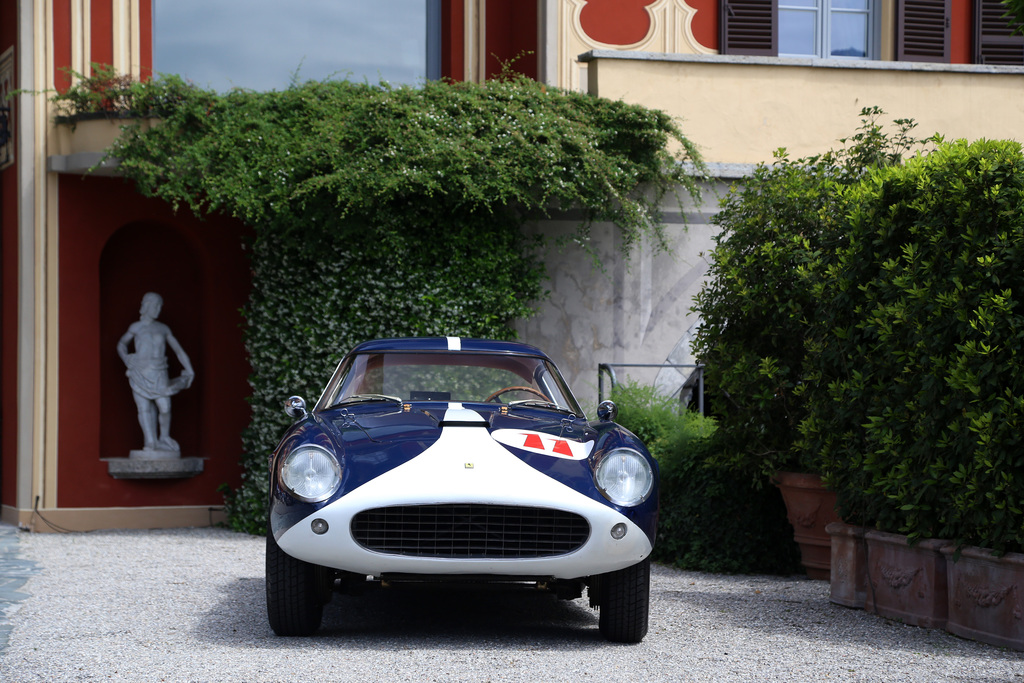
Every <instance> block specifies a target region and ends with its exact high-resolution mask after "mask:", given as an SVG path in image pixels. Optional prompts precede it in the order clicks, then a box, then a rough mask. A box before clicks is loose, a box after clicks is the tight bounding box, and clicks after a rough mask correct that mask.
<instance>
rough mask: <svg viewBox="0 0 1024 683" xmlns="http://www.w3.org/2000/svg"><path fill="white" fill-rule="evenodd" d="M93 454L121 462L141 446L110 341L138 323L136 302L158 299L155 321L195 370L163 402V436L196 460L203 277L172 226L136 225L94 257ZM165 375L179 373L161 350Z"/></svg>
mask: <svg viewBox="0 0 1024 683" xmlns="http://www.w3.org/2000/svg"><path fill="white" fill-rule="evenodd" d="M99 267H100V273H99V281H100V400H101V406H100V408H101V409H100V453H101V455H102V457H108V458H109V457H127V456H128V452H129V451H130V450H131V449H133V448H141V447H142V430H141V428H140V427H139V423H138V417H137V410H136V407H135V401H134V400H133V398H132V391H131V389H130V387H129V385H128V378H127V377H126V376H125V368H124V363H123V362H122V361H121V358H120V357H119V356H118V355H117V342H118V340H119V339H120V338H121V335H123V334H124V333H125V332H126V331H127V329H128V326H129V325H131V324H132V323H133V322H135V321H136V320H138V319H139V308H140V304H141V302H142V296H143V295H144V294H145V293H146V292H156V293H158V294H160V295H161V296H162V297H163V299H164V304H163V310H162V311H161V313H160V317H159V319H160V321H162V322H163V323H165V324H166V325H168V326H169V327H170V328H171V331H172V332H173V334H174V336H175V337H177V339H178V341H179V342H181V345H182V348H184V350H185V353H187V354H188V356H189V359H190V360H191V362H192V366H193V368H194V369H195V371H196V379H195V382H193V384H192V386H191V387H190V388H189V389H187V390H185V391H183V392H181V393H179V394H177V395H176V396H174V397H173V399H172V401H171V406H172V408H171V415H172V423H171V432H170V433H171V436H172V437H173V438H174V439H175V440H177V442H178V443H179V444H180V445H181V454H182V456H183V457H193V456H201V455H204V454H202V453H200V452H199V449H200V444H201V440H202V429H203V426H202V424H201V423H202V415H203V409H202V396H203V393H204V392H203V391H202V383H203V381H204V379H205V377H204V371H206V370H207V368H204V367H202V359H203V355H204V354H203V353H202V344H203V338H204V335H203V329H202V328H203V320H204V317H205V316H204V315H203V313H204V310H203V302H204V301H206V297H205V294H206V292H204V277H203V269H202V267H201V262H200V258H199V255H198V251H197V249H196V248H195V246H194V245H193V244H192V243H191V242H190V241H189V239H188V238H187V237H186V236H185V235H184V234H183V233H182V232H181V231H179V230H178V229H176V228H175V227H174V226H173V225H168V224H164V223H160V222H150V221H140V222H135V223H129V224H127V225H124V226H122V227H121V228H119V229H118V230H117V231H116V232H114V233H113V234H112V235H111V237H110V239H109V240H108V241H107V243H106V244H105V245H104V247H103V251H102V253H101V255H100V264H99ZM168 363H169V373H170V375H171V376H172V377H175V376H177V375H178V374H179V373H180V372H181V367H180V366H179V365H178V361H177V359H176V358H175V356H174V353H173V352H172V351H171V350H170V349H168Z"/></svg>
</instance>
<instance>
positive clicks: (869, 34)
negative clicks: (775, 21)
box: [779, 0, 875, 59]
mask: <svg viewBox="0 0 1024 683" xmlns="http://www.w3.org/2000/svg"><path fill="white" fill-rule="evenodd" d="M871 18H872V0H779V54H780V55H793V56H807V57H823V58H824V57H851V58H856V59H869V58H871V57H872V55H873V52H874V42H875V41H874V36H873V31H872V21H871Z"/></svg>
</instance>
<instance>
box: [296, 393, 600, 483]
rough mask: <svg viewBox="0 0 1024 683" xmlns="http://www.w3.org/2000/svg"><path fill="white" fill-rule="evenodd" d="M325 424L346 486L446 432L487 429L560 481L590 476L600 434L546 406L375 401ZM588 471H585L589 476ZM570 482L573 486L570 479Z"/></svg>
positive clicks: (334, 413)
mask: <svg viewBox="0 0 1024 683" xmlns="http://www.w3.org/2000/svg"><path fill="white" fill-rule="evenodd" d="M316 419H317V421H318V422H319V423H320V424H321V426H322V428H323V429H324V431H325V432H327V433H328V435H329V436H330V438H331V440H332V441H333V442H334V443H335V447H336V450H337V452H338V453H339V454H340V455H341V457H342V458H343V460H344V469H345V471H346V476H345V479H346V481H345V484H344V487H343V488H344V489H345V490H347V491H351V490H353V489H354V488H357V487H358V486H360V485H362V484H364V483H366V482H367V481H369V480H371V479H373V478H375V477H377V476H379V475H381V474H383V473H384V472H386V471H388V470H390V469H392V468H394V467H398V466H399V465H401V464H403V463H405V462H407V461H409V460H410V459H412V458H415V457H416V456H418V455H419V454H420V453H422V452H423V451H424V450H426V449H427V448H429V447H430V446H431V445H433V444H434V442H436V441H437V439H438V438H439V437H440V436H441V431H442V430H444V429H484V430H487V432H488V433H489V434H490V436H491V438H493V439H494V440H495V441H496V442H498V443H499V444H501V445H502V446H503V447H504V448H506V449H507V450H508V451H510V452H511V453H513V454H515V455H516V456H517V457H519V458H520V459H522V460H523V461H524V462H526V463H527V464H529V465H531V466H533V467H535V468H536V469H538V470H541V471H544V472H546V473H549V474H551V475H552V476H555V477H556V478H558V479H561V480H565V479H567V478H568V479H575V478H576V477H577V476H581V475H582V476H584V477H585V478H586V479H589V478H590V474H589V467H581V466H580V465H579V461H586V460H588V458H589V456H590V455H591V453H592V452H593V451H594V448H595V442H596V441H597V439H598V437H599V435H600V432H599V431H598V430H596V429H594V428H593V427H592V426H591V425H590V424H589V423H588V422H587V421H586V419H585V418H583V417H576V416H573V415H569V414H567V413H564V412H561V411H557V410H551V409H546V408H537V407H529V408H525V407H524V408H512V409H508V410H502V406H499V405H493V407H492V406H491V405H489V404H458V403H442V404H437V403H430V404H425V405H424V404H403V405H396V404H373V405H369V406H367V405H359V406H353V407H345V408H336V409H332V410H326V411H322V412H320V413H318V414H317V415H316ZM581 470H582V472H581ZM566 483H570V482H566Z"/></svg>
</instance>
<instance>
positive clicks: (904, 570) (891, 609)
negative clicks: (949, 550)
mask: <svg viewBox="0 0 1024 683" xmlns="http://www.w3.org/2000/svg"><path fill="white" fill-rule="evenodd" d="M864 539H865V541H866V545H867V568H868V573H867V578H868V585H867V590H866V594H865V599H864V609H865V610H867V611H868V612H874V613H876V614H879V615H881V616H883V617H888V618H890V619H898V620H900V621H902V622H904V623H906V624H912V625H914V626H923V627H925V628H943V627H945V625H946V619H947V614H948V607H947V604H948V596H947V591H946V585H947V579H946V557H945V555H943V554H942V552H941V551H942V549H943V548H944V547H946V546H948V545H949V541H944V540H939V539H931V538H930V539H925V540H922V541H920V542H918V543H916V544H914V545H910V544H909V543H907V537H906V536H902V535H899V534H889V533H885V532H882V531H874V530H871V531H867V532H865V534H864Z"/></svg>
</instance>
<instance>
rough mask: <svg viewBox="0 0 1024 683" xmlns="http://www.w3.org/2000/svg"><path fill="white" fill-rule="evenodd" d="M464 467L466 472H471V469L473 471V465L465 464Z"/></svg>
mask: <svg viewBox="0 0 1024 683" xmlns="http://www.w3.org/2000/svg"><path fill="white" fill-rule="evenodd" d="M465 467H466V469H467V470H471V469H473V463H471V462H467V463H466V465H465Z"/></svg>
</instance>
